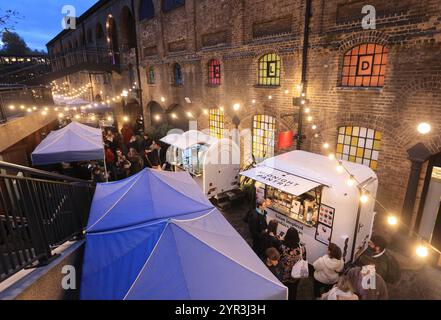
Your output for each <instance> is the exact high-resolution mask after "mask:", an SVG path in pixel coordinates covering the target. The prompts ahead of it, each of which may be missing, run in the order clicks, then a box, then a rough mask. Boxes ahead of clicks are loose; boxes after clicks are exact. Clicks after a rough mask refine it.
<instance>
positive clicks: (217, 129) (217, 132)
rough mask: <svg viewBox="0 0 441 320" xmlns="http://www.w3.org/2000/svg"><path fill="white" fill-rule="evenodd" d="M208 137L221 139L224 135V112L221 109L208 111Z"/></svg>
mask: <svg viewBox="0 0 441 320" xmlns="http://www.w3.org/2000/svg"><path fill="white" fill-rule="evenodd" d="M209 121H210V123H209V127H210V136H212V137H215V138H218V139H222V138H223V135H224V112H223V111H222V110H221V109H218V108H215V109H210V114H209Z"/></svg>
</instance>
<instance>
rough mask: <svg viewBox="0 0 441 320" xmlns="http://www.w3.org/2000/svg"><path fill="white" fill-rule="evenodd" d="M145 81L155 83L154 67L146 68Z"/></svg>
mask: <svg viewBox="0 0 441 320" xmlns="http://www.w3.org/2000/svg"><path fill="white" fill-rule="evenodd" d="M147 82H148V84H154V83H155V67H153V66H150V67H148V68H147Z"/></svg>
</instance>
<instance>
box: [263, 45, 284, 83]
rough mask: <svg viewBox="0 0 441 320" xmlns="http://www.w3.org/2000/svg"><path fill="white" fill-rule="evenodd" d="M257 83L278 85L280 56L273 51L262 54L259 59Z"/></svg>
mask: <svg viewBox="0 0 441 320" xmlns="http://www.w3.org/2000/svg"><path fill="white" fill-rule="evenodd" d="M258 83H259V85H262V86H278V85H280V57H279V56H278V55H277V54H275V53H270V54H267V55H264V56H263V57H261V58H260V59H259V82H258Z"/></svg>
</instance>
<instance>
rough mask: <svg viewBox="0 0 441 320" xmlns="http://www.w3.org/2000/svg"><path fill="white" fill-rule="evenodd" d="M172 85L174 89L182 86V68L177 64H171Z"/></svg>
mask: <svg viewBox="0 0 441 320" xmlns="http://www.w3.org/2000/svg"><path fill="white" fill-rule="evenodd" d="M178 71H179V77H178ZM173 85H174V86H175V87H182V86H183V85H184V76H183V74H182V66H181V65H180V64H179V63H174V64H173Z"/></svg>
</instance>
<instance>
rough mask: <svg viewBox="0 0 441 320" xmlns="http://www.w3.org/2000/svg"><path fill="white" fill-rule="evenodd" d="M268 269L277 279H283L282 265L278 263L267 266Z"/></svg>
mask: <svg viewBox="0 0 441 320" xmlns="http://www.w3.org/2000/svg"><path fill="white" fill-rule="evenodd" d="M265 265H266V264H265ZM266 266H267V265H266ZM267 267H268V266H267ZM268 269H269V270H270V271H271V272H272V273H273V275H275V276H276V278H277V279H279V281H282V279H283V268H282V265H281V264H280V263H279V264H278V265H277V266H271V267H268Z"/></svg>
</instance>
